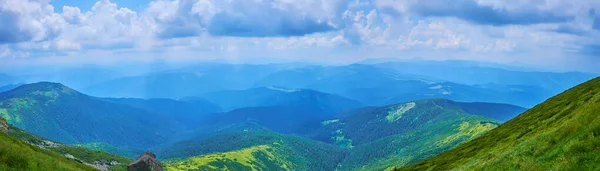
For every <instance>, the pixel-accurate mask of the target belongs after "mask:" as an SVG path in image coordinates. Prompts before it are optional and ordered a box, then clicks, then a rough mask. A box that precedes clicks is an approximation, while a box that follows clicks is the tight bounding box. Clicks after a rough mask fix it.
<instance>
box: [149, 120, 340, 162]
mask: <svg viewBox="0 0 600 171" xmlns="http://www.w3.org/2000/svg"><path fill="white" fill-rule="evenodd" d="M245 127H246V126H241V127H240V126H236V127H233V128H231V129H230V130H223V131H220V132H218V133H216V134H213V135H208V136H203V137H199V138H195V139H191V140H188V141H183V142H180V143H178V144H175V145H173V147H168V148H165V151H163V152H161V153H159V154H158V155H159V156H163V157H167V158H170V157H176V158H171V159H167V161H166V162H165V164H166V166H167V168H169V169H175V170H188V169H196V170H223V169H225V168H228V169H230V170H334V169H335V168H336V167H337V165H338V163H340V162H341V160H342V159H343V157H344V150H343V149H341V148H337V147H336V146H334V145H330V144H326V143H323V142H318V141H314V140H310V139H307V138H302V137H298V136H292V135H284V134H279V133H275V132H271V131H266V130H260V129H256V128H252V127H247V128H245ZM239 129H242V130H241V131H240V130H239ZM178 156H182V157H178Z"/></svg>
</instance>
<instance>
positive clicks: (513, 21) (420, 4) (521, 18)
mask: <svg viewBox="0 0 600 171" xmlns="http://www.w3.org/2000/svg"><path fill="white" fill-rule="evenodd" d="M402 10H405V11H408V12H411V13H414V14H417V15H420V16H423V17H456V18H459V19H462V20H465V21H469V22H471V23H474V24H483V25H494V26H504V25H531V24H540V23H562V22H568V21H570V20H573V16H568V15H560V14H555V13H554V12H552V11H545V10H540V9H537V8H535V7H533V8H525V7H520V8H516V9H506V8H498V7H494V6H490V5H486V4H480V3H478V2H477V1H475V0H425V1H406V4H405V8H402Z"/></svg>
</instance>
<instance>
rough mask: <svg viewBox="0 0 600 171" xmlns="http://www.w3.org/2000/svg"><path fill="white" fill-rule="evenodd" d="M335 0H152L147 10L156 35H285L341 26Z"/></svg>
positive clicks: (300, 34)
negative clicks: (152, 19)
mask: <svg viewBox="0 0 600 171" xmlns="http://www.w3.org/2000/svg"><path fill="white" fill-rule="evenodd" d="M339 4H341V3H340V2H339V1H337V0H328V1H325V0H312V1H289V0H263V1H222V0H175V1H172V2H171V1H156V2H152V3H151V4H150V7H149V9H148V13H150V14H152V15H155V16H156V17H155V19H156V21H157V23H158V24H159V26H160V29H161V30H160V32H159V33H158V37H160V38H177V37H190V36H198V35H200V34H202V33H208V34H210V35H213V36H235V37H279V36H281V37H289V36H303V35H307V34H312V33H319V32H328V31H332V30H337V29H340V28H342V27H343V26H342V25H340V23H339V21H338V20H337V16H338V15H339V14H337V13H336V12H337V10H338V8H339V7H340V5H339Z"/></svg>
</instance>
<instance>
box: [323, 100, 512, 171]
mask: <svg viewBox="0 0 600 171" xmlns="http://www.w3.org/2000/svg"><path fill="white" fill-rule="evenodd" d="M477 114H479V113H477ZM481 114H482V115H485V112H484V113H481ZM507 114H510V113H507ZM512 115H516V114H512ZM322 124H323V129H321V130H319V132H318V133H317V134H315V135H313V136H312V137H313V138H315V139H319V140H322V141H325V142H329V143H333V144H336V145H338V146H339V147H342V148H346V149H349V155H348V156H346V157H345V159H344V161H343V162H342V163H341V169H342V170H384V169H387V168H389V167H393V166H404V165H407V164H411V163H414V162H416V161H420V160H423V159H427V158H429V157H432V156H434V155H436V154H438V153H440V152H443V151H446V150H449V149H451V148H453V147H455V146H457V145H459V144H461V143H464V142H467V141H469V140H471V139H474V138H476V137H477V136H479V135H481V134H483V133H485V132H487V131H489V130H491V129H493V128H495V127H497V125H498V124H499V122H498V121H496V120H494V119H490V118H488V117H485V116H481V115H476V114H472V113H469V112H466V110H465V108H463V106H462V105H460V103H457V102H453V101H449V100H443V99H433V100H420V101H414V102H408V103H403V104H396V105H390V106H385V107H374V108H364V109H361V110H356V111H351V112H349V113H346V114H343V116H342V117H340V118H339V119H334V120H329V121H324V122H322Z"/></svg>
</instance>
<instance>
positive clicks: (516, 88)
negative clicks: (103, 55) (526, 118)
mask: <svg viewBox="0 0 600 171" xmlns="http://www.w3.org/2000/svg"><path fill="white" fill-rule="evenodd" d="M132 68H134V69H132ZM596 75H597V74H591V73H580V72H547V71H536V70H535V69H531V68H525V67H513V66H509V65H500V64H492V63H478V62H471V61H426V60H408V61H406V60H402V61H397V60H392V59H387V60H386V59H383V60H381V61H378V60H370V61H363V62H360V63H356V64H350V65H315V64H302V63H272V64H230V63H217V62H207V63H199V64H190V65H167V64H160V63H159V64H151V65H137V66H131V67H103V66H97V65H90V66H83V67H64V68H59V67H56V68H38V69H34V70H30V71H27V72H22V71H19V70H15V71H14V72H7V73H3V74H1V75H0V86H4V87H3V88H2V89H0V90H7V89H10V88H11V85H12V86H13V87H12V88H14V86H16V85H19V84H23V83H34V82H39V81H51V82H59V83H63V84H65V85H67V86H69V87H71V88H74V89H76V90H78V91H81V92H83V93H86V94H89V95H92V96H98V97H116V98H144V99H148V98H170V99H185V98H190V97H196V98H209V99H210V97H211V96H214V95H216V94H219V93H221V94H219V95H224V96H223V97H221V99H232V101H231V102H228V103H236V102H234V100H233V99H238V98H227V97H226V96H231V97H236V96H244V94H247V93H252V94H264V96H269V95H270V94H271V93H273V92H277V91H281V92H286V91H296V90H298V89H301V90H305V91H306V92H309V90H310V91H319V92H322V93H329V94H333V95H337V96H340V97H345V98H349V99H351V100H355V101H358V102H360V103H362V104H363V105H367V106H382V105H388V104H395V103H399V102H405V101H411V100H418V99H431V98H444V99H449V100H455V101H462V102H494V103H507V104H513V105H517V106H523V107H532V106H534V105H536V104H538V103H539V102H542V101H543V100H545V99H546V98H549V97H551V96H553V95H555V94H557V93H559V92H562V91H564V90H566V89H567V88H570V87H572V86H574V85H576V84H578V83H581V82H583V81H586V80H589V79H591V78H593V77H594V76H596ZM231 90H235V91H233V92H227V91H231ZM257 90H264V91H257ZM265 98H267V97H265ZM240 100H242V99H240ZM263 100H264V99H263ZM217 101H218V100H217ZM211 103H224V102H223V100H220V102H212V101H211ZM240 103H241V102H240ZM217 105H218V104H217ZM250 106H252V105H250ZM221 107H222V106H221ZM234 107H239V106H234ZM224 109H225V110H231V109H233V108H232V107H225V108H224Z"/></svg>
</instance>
